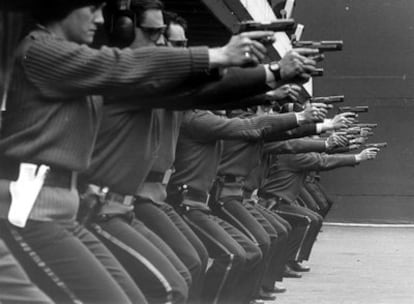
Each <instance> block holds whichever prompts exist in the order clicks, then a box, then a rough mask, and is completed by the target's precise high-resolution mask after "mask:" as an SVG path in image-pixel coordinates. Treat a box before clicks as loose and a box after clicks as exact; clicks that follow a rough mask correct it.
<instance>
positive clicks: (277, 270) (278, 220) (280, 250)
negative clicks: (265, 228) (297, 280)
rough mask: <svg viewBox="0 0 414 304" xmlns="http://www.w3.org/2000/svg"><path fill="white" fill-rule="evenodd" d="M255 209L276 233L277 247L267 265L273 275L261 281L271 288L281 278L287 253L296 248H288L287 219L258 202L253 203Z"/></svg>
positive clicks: (288, 231) (288, 228)
mask: <svg viewBox="0 0 414 304" xmlns="http://www.w3.org/2000/svg"><path fill="white" fill-rule="evenodd" d="M255 207H256V209H257V210H258V211H259V212H260V213H261V214H262V215H263V217H264V218H265V219H266V220H267V221H268V222H269V223H270V225H272V227H273V229H274V230H275V231H276V232H277V235H278V247H277V250H276V254H275V255H274V256H273V257H272V260H271V263H270V265H269V267H268V268H269V270H270V271H272V272H273V274H274V276H273V277H272V278H271V279H269V278H267V277H265V280H264V281H263V287H265V288H267V289H272V288H273V286H274V283H275V281H282V280H283V272H284V269H285V265H286V263H287V262H288V260H289V254H290V253H291V252H296V251H297V248H296V250H295V248H290V246H292V242H289V239H290V234H291V232H292V226H291V225H290V224H289V222H288V221H286V220H284V219H283V218H282V217H281V216H279V215H278V214H276V213H275V212H272V211H270V210H268V209H266V208H265V207H263V206H262V205H260V204H255Z"/></svg>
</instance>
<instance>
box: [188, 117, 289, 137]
mask: <svg viewBox="0 0 414 304" xmlns="http://www.w3.org/2000/svg"><path fill="white" fill-rule="evenodd" d="M296 126H297V121H296V116H295V115H294V114H293V113H286V114H283V115H278V116H273V115H263V116H254V117H251V118H239V117H234V118H227V117H222V116H218V115H215V114H213V113H212V112H209V111H203V110H198V111H188V112H187V113H186V115H185V116H184V121H183V125H182V132H185V133H186V134H187V135H188V136H191V137H192V138H194V139H198V140H201V141H203V140H206V141H210V140H220V139H241V140H253V141H254V140H262V139H263V135H264V132H265V130H269V129H270V130H271V132H283V131H285V130H288V129H291V128H294V127H296Z"/></svg>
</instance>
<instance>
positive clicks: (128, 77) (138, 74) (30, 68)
mask: <svg viewBox="0 0 414 304" xmlns="http://www.w3.org/2000/svg"><path fill="white" fill-rule="evenodd" d="M20 56H21V63H22V65H23V68H24V70H25V73H26V75H27V77H28V78H29V80H30V81H31V82H32V83H33V84H34V85H35V86H36V87H37V88H38V89H39V90H40V92H41V94H42V95H44V96H46V97H50V98H68V99H69V98H72V97H77V96H85V95H115V96H128V95H134V96H146V95H161V94H163V93H165V92H167V91H169V90H172V89H174V88H176V87H178V86H180V85H182V84H183V82H184V81H188V80H191V79H192V78H193V77H195V78H197V77H206V71H207V70H208V68H209V57H208V49H207V48H206V47H199V48H189V49H174V48H138V49H134V50H132V49H123V50H120V49H117V48H108V47H102V48H101V49H99V50H97V49H92V48H90V47H88V46H86V45H79V44H76V43H73V42H69V41H65V40H61V39H56V38H54V37H53V36H51V35H50V34H47V33H38V32H35V33H32V35H31V36H28V37H26V39H25V42H24V43H23V44H22V47H21V48H20ZM135 100H136V102H137V101H138V102H139V101H140V99H135Z"/></svg>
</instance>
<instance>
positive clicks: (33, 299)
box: [0, 239, 53, 304]
mask: <svg viewBox="0 0 414 304" xmlns="http://www.w3.org/2000/svg"><path fill="white" fill-rule="evenodd" d="M0 290H1V292H0V303H35V304H52V303H53V301H52V300H51V299H50V298H49V297H48V296H47V295H46V294H44V293H43V291H41V290H40V289H39V288H38V287H37V286H36V285H34V284H33V283H32V282H31V281H30V279H29V277H28V276H27V274H26V273H25V272H24V270H23V268H22V267H21V266H20V265H19V263H18V262H17V261H16V259H15V258H14V257H13V256H12V254H11V253H10V251H9V249H8V248H7V247H6V244H5V243H4V242H3V241H2V240H1V239H0Z"/></svg>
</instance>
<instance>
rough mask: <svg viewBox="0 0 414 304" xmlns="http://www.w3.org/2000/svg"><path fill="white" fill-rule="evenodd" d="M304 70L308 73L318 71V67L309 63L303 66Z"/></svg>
mask: <svg viewBox="0 0 414 304" xmlns="http://www.w3.org/2000/svg"><path fill="white" fill-rule="evenodd" d="M302 68H303V70H304V71H305V72H307V73H311V72H315V71H316V67H315V66H313V65H308V64H304V65H303V66H302Z"/></svg>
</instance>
